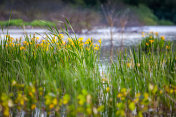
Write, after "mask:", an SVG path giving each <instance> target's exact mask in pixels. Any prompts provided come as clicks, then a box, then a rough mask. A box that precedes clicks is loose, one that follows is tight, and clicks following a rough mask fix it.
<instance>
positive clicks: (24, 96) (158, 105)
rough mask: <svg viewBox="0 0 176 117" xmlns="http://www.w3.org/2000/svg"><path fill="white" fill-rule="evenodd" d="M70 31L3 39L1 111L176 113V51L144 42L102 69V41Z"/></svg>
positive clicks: (121, 113)
mask: <svg viewBox="0 0 176 117" xmlns="http://www.w3.org/2000/svg"><path fill="white" fill-rule="evenodd" d="M65 34H66V35H67V36H68V38H67V39H66V41H65V40H64V37H63V35H62V34H61V33H60V32H58V30H57V29H55V30H54V29H51V34H50V35H46V38H44V39H43V40H41V41H40V42H39V41H38V39H39V38H38V37H36V36H35V35H34V36H33V37H29V36H26V37H25V40H24V41H22V40H20V39H16V40H15V39H14V38H13V37H11V36H10V35H7V36H6V37H5V38H4V40H3V41H1V44H0V52H1V54H0V59H1V61H0V71H1V72H0V97H1V98H0V115H3V116H10V114H12V115H13V116H15V115H19V114H20V112H22V111H25V112H26V113H25V116H34V115H35V114H36V112H39V113H40V114H45V112H47V115H48V116H49V115H54V116H69V117H70V116H73V117H75V116H109V117H111V116H112V117H114V116H139V117H142V116H155V115H162V116H167V115H168V114H170V115H171V116H175V115H176V113H175V112H176V111H175V110H176V106H175V104H176V97H175V94H176V81H175V77H176V74H175V71H176V56H175V55H176V53H175V51H172V49H168V48H165V49H163V51H162V52H159V51H158V50H154V51H147V50H145V49H144V50H143V49H142V48H143V46H139V47H138V48H137V51H135V50H134V49H132V50H129V51H130V54H127V53H126V52H118V53H119V55H118V56H117V61H116V62H115V61H114V63H112V64H107V66H106V71H104V72H103V73H102V74H101V73H100V69H99V64H101V63H100V62H99V61H98V60H99V54H100V53H99V52H100V49H101V40H99V44H98V45H97V44H95V43H93V41H92V40H91V39H87V40H84V39H83V38H77V37H70V36H69V34H68V32H67V31H66V32H65ZM150 35H151V34H149V36H148V35H146V36H145V40H148V39H150ZM142 43H144V42H142ZM164 43H167V42H166V41H164ZM151 44H153V43H151ZM146 46H147V45H146ZM153 47H154V46H151V49H152V50H153ZM158 47H159V46H158ZM171 48H172V47H171ZM39 110H40V111H39ZM39 116H40V115H39Z"/></svg>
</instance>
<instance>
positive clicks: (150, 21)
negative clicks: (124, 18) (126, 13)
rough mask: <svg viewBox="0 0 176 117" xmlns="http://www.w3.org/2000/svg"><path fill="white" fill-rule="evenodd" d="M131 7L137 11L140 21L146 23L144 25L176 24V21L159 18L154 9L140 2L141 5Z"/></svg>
mask: <svg viewBox="0 0 176 117" xmlns="http://www.w3.org/2000/svg"><path fill="white" fill-rule="evenodd" d="M131 8H132V10H134V11H135V13H136V15H137V16H138V17H139V19H140V21H141V22H142V23H144V25H174V23H173V22H171V21H169V20H164V19H162V20H160V19H158V17H157V16H155V14H154V13H153V11H152V10H151V9H150V8H148V7H147V6H145V5H143V4H139V6H137V7H131Z"/></svg>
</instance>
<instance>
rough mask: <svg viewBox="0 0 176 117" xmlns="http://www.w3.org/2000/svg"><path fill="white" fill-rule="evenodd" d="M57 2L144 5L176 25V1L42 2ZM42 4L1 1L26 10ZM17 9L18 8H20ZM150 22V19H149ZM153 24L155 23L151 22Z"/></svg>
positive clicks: (64, 0)
mask: <svg viewBox="0 0 176 117" xmlns="http://www.w3.org/2000/svg"><path fill="white" fill-rule="evenodd" d="M46 1H47V2H57V3H61V2H62V3H67V4H73V5H78V6H83V7H99V6H100V4H106V3H107V2H109V1H113V2H114V3H115V4H118V3H119V2H120V3H121V2H123V3H125V4H129V5H135V6H139V5H140V4H144V5H146V6H147V7H149V8H150V9H152V12H154V14H155V15H156V16H157V17H158V18H159V19H161V20H162V22H163V21H165V20H170V21H172V22H174V23H176V7H175V5H176V0H162V1H161V0H42V2H46ZM37 2H38V3H41V1H40V0H1V1H0V5H1V6H2V5H9V6H12V7H11V8H14V7H17V6H18V7H21V8H24V7H25V6H26V7H28V6H30V5H33V4H34V3H37ZM18 7H17V8H18ZM139 7H140V6H139ZM147 20H149V19H147ZM151 22H153V21H151Z"/></svg>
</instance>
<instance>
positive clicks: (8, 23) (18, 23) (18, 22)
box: [0, 19, 56, 27]
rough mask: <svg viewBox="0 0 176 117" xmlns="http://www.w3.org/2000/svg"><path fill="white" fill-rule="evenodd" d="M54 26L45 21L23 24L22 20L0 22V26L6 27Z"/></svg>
mask: <svg viewBox="0 0 176 117" xmlns="http://www.w3.org/2000/svg"><path fill="white" fill-rule="evenodd" d="M55 25H56V24H55V23H53V22H50V21H45V20H34V21H32V22H24V21H23V20H22V19H11V20H8V21H0V26H2V27H8V26H35V27H36V26H37V27H45V26H55Z"/></svg>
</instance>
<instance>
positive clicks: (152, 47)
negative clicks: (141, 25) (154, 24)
mask: <svg viewBox="0 0 176 117" xmlns="http://www.w3.org/2000/svg"><path fill="white" fill-rule="evenodd" d="M142 37H143V40H142V42H141V48H142V50H144V51H146V52H150V53H151V52H153V51H154V52H157V51H159V52H161V51H169V50H170V49H171V48H172V47H171V46H172V43H171V42H170V41H166V40H165V36H159V35H158V32H156V33H154V32H150V33H149V34H144V33H143V34H142Z"/></svg>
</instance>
